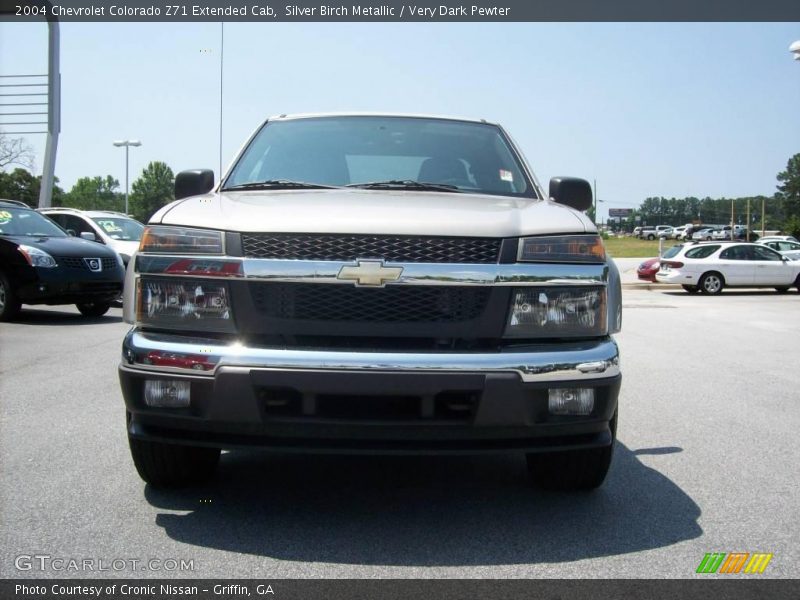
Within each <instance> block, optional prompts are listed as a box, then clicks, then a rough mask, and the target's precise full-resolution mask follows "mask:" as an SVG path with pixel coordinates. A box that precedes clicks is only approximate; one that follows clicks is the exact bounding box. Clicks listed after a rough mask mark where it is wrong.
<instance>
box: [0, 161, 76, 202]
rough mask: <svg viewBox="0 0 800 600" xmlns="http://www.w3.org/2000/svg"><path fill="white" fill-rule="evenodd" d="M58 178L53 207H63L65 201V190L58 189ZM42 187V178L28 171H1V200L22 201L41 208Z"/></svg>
mask: <svg viewBox="0 0 800 600" xmlns="http://www.w3.org/2000/svg"><path fill="white" fill-rule="evenodd" d="M57 184H58V178H57V177H56V178H55V184H54V185H53V200H52V202H53V206H61V203H62V202H63V200H64V190H62V189H61V188H60V187H58V185H57ZM41 187H42V177H41V176H38V177H37V176H34V175H33V174H31V172H30V171H28V170H27V169H20V168H16V169H14V170H13V171H11V172H10V173H6V172H5V171H0V198H7V199H8V200H20V201H22V202H24V203H25V204H27V205H28V206H30V207H31V208H36V207H38V206H39V189H40V188H41Z"/></svg>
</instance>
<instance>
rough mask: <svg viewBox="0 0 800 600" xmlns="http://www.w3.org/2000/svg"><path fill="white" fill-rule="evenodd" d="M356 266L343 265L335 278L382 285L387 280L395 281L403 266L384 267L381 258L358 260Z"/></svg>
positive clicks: (375, 285)
mask: <svg viewBox="0 0 800 600" xmlns="http://www.w3.org/2000/svg"><path fill="white" fill-rule="evenodd" d="M356 265H357V266H344V267H342V268H341V269H339V274H338V275H337V276H336V279H341V280H343V281H353V282H355V284H356V285H357V286H364V287H383V286H384V285H385V284H386V282H387V281H397V280H398V279H400V275H401V274H402V273H403V267H386V266H384V265H383V261H382V260H358V261H356Z"/></svg>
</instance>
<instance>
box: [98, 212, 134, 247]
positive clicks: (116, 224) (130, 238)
mask: <svg viewBox="0 0 800 600" xmlns="http://www.w3.org/2000/svg"><path fill="white" fill-rule="evenodd" d="M92 221H94V222H95V223H97V224H98V225H99V226H100V228H101V229H102V230H103V231H104V232H105V233H106V234H107V235H108V237H110V238H111V239H112V240H122V241H124V242H138V241H139V240H141V239H142V232H143V231H144V225H142V224H141V223H139V221H134V220H133V219H125V218H123V217H92Z"/></svg>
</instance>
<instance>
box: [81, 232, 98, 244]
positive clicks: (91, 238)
mask: <svg viewBox="0 0 800 600" xmlns="http://www.w3.org/2000/svg"><path fill="white" fill-rule="evenodd" d="M81 238H83V239H84V240H89V241H90V242H96V241H97V236H96V235H95V234H94V233H93V232H91V231H81Z"/></svg>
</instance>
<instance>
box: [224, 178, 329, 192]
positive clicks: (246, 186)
mask: <svg viewBox="0 0 800 600" xmlns="http://www.w3.org/2000/svg"><path fill="white" fill-rule="evenodd" d="M335 188H336V186H335V185H324V184H321V183H306V182H304V181H291V180H290V179H265V180H264V181H249V182H247V183H239V184H236V185H231V186H228V187H225V188H222V191H223V192H226V191H228V190H288V189H306V190H314V189H335Z"/></svg>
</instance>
